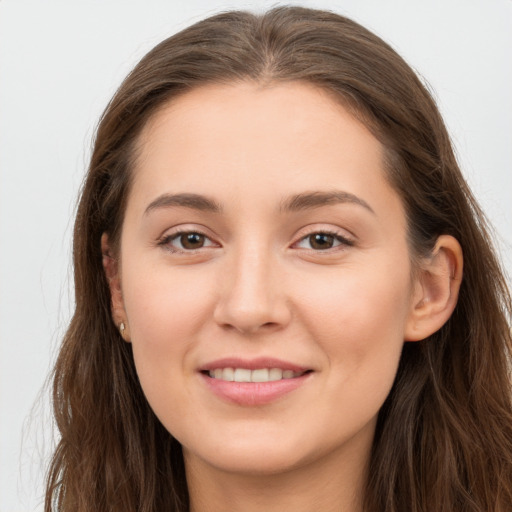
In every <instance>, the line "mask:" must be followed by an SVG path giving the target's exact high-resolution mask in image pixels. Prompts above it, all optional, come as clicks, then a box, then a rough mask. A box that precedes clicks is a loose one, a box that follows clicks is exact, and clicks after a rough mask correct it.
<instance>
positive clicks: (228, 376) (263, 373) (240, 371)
mask: <svg viewBox="0 0 512 512" xmlns="http://www.w3.org/2000/svg"><path fill="white" fill-rule="evenodd" d="M304 373H306V372H300V371H299V372H295V371H293V370H283V369H281V368H257V369H255V370H249V369H247V368H215V369H214V370H210V371H209V372H208V375H209V376H210V377H211V378H212V379H218V380H224V381H227V382H276V381H279V380H283V379H295V378H297V377H300V376H301V375H303V374H304Z"/></svg>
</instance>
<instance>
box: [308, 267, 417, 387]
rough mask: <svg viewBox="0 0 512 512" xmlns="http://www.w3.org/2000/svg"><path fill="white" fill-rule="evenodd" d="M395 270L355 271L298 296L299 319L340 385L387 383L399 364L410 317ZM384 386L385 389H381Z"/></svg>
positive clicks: (405, 286)
mask: <svg viewBox="0 0 512 512" xmlns="http://www.w3.org/2000/svg"><path fill="white" fill-rule="evenodd" d="M397 267H398V268H399V267H400V266H399V265H392V266H382V265H381V266H379V265H375V267H374V269H373V270H372V271H371V272H369V271H368V270H367V267H365V271H364V272H363V271H361V272H358V271H357V270H356V269H355V268H351V269H350V270H347V272H340V273H338V274H334V275H333V276H331V278H329V279H325V280H324V281H323V283H322V281H318V280H316V281H315V280H312V281H311V283H309V286H308V293H307V294H304V295H303V300H302V307H301V312H302V318H303V322H304V323H305V324H306V325H307V327H308V330H309V331H310V332H312V333H313V335H314V337H315V339H316V340H317V342H318V343H319V344H320V345H321V346H322V349H323V352H324V353H325V354H326V356H327V358H328V360H329V365H330V366H331V367H332V368H333V369H336V370H337V373H339V375H340V376H341V378H342V379H343V381H344V382H345V381H348V380H351V379H357V380H358V382H359V381H360V382H359V384H360V385H361V386H365V382H368V383H369V382H374V383H376V384H377V383H378V382H379V381H382V382H383V383H384V382H388V383H389V385H391V383H392V381H393V379H394V376H395V372H396V368H397V365H398V360H399V358H400V354H401V350H402V346H403V342H404V330H405V326H406V320H407V315H408V311H409V294H410V280H409V276H408V274H405V273H404V271H403V269H406V268H408V267H407V265H406V266H403V267H402V269H401V271H397V270H396V269H397ZM386 385H387V384H386Z"/></svg>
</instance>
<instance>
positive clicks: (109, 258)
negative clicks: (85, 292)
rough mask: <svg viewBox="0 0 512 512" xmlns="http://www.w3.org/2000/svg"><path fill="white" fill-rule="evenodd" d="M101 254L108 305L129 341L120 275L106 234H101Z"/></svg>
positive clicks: (124, 337)
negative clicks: (107, 288)
mask: <svg viewBox="0 0 512 512" xmlns="http://www.w3.org/2000/svg"><path fill="white" fill-rule="evenodd" d="M101 255H102V263H103V270H104V272H105V276H106V278H107V282H108V286H109V289H110V307H111V311H112V319H113V321H114V323H115V324H116V326H117V327H118V329H119V332H120V334H121V336H122V337H123V339H124V340H125V341H130V335H129V328H128V320H127V318H126V311H125V308H124V301H123V294H122V290H121V276H120V272H119V264H118V260H117V258H115V257H114V255H113V253H112V250H111V248H110V245H109V240H108V235H107V234H106V233H103V235H102V236H101Z"/></svg>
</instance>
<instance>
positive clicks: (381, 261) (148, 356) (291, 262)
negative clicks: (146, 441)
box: [113, 83, 414, 473]
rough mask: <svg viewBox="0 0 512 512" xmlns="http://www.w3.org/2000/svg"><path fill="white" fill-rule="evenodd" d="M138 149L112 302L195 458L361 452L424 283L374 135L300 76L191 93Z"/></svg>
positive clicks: (157, 399) (146, 383) (255, 461)
mask: <svg viewBox="0 0 512 512" xmlns="http://www.w3.org/2000/svg"><path fill="white" fill-rule="evenodd" d="M139 142H140V144H139V146H140V147H139V157H138V161H137V164H136V166H135V169H134V182H133V188H132V191H131V193H130V196H129V198H128V203H127V209H126V216H125V220H124V224H123V230H122V236H121V249H120V274H119V275H120V289H121V293H122V295H121V294H120V295H119V297H118V298H117V299H116V296H115V292H114V297H113V298H114V304H117V309H115V308H114V309H115V311H117V314H119V316H122V317H123V318H122V319H123V320H124V321H125V323H126V324H127V329H128V331H129V338H130V341H131V343H132V345H133V353H134V358H135V363H136V368H137V372H138V375H139V378H140V382H141V385H142V388H143V390H144V393H145V395H146V397H147V399H148V401H149V403H150V405H151V407H152V408H153V410H154V412H155V413H156V415H157V416H158V418H159V419H160V420H161V422H162V423H163V425H164V426H165V427H166V428H167V429H168V430H169V432H171V433H172V434H173V435H174V436H175V437H176V438H177V439H178V440H179V441H180V442H181V443H182V445H183V447H184V454H185V460H186V462H191V461H194V460H196V461H201V463H202V464H204V465H207V466H211V467H215V468H220V469H223V470H227V471H235V472H262V473H265V472H274V473H275V472H279V471H285V470H287V469H290V468H294V467H300V466H301V465H305V464H311V463H313V462H317V461H321V460H322V459H325V458H327V457H331V458H332V457H338V458H339V460H340V461H341V460H343V459H344V458H345V459H346V458H347V457H354V456H355V457H358V456H366V455H363V454H367V453H368V450H369V447H370V445H371V441H372V438H373V434H374V429H375V421H376V416H377V413H378V411H379V408H380V407H381V405H382V403H383V402H384V400H385V398H386V396H387V395H388V393H389V391H390V388H391V385H392V383H393V380H394V377H395V374H396V370H397V365H398V361H399V357H400V353H401V349H402V345H403V342H404V338H406V330H407V326H408V322H409V318H410V312H411V307H412V306H411V302H412V295H413V294H412V291H413V288H414V286H413V283H412V282H411V275H412V272H411V265H410V255H409V251H408V245H407V240H406V220H405V215H404V210H403V207H402V204H401V201H400V198H399V197H398V195H397V194H396V192H395V191H394V190H393V189H392V188H391V187H390V185H389V184H388V182H387V181H386V178H385V173H384V169H383V148H382V146H381V145H380V143H379V142H378V141H377V140H376V139H375V138H374V137H373V136H372V134H371V133H370V132H369V131H368V130H367V129H366V127H365V126H364V125H362V124H361V123H360V122H358V121H357V120H356V119H354V118H353V117H352V116H351V115H350V114H349V113H348V112H347V111H346V110H345V109H344V108H343V107H341V106H340V105H339V104H338V103H336V102H335V101H334V100H333V99H332V98H331V97H329V96H328V95H327V94H326V93H324V92H322V91H319V90H318V89H316V88H314V87H313V86H309V85H305V84H300V83H290V84H286V85H275V86H270V87H265V88H261V87H258V86H256V85H253V84H248V83H242V84H237V85H232V86H220V85H219V86H205V87H203V88H199V89H196V90H194V91H192V92H189V93H187V94H186V95H184V96H182V97H180V98H178V99H176V100H174V101H173V102H172V103H170V104H168V105H167V106H165V107H164V108H162V109H161V110H160V111H159V112H158V113H157V114H156V115H155V116H154V117H153V118H152V119H151V120H150V122H149V123H148V125H147V126H146V127H145V129H144V130H143V132H142V134H141V137H140V141H139ZM118 320H120V318H118Z"/></svg>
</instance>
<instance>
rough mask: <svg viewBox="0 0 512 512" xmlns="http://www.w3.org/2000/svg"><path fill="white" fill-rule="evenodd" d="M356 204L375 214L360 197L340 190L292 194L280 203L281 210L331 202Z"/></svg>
mask: <svg viewBox="0 0 512 512" xmlns="http://www.w3.org/2000/svg"><path fill="white" fill-rule="evenodd" d="M344 203H349V204H357V205H359V206H362V207H363V208H366V209H367V210H368V211H370V212H371V213H373V214H375V211H374V210H373V208H372V207H371V206H370V205H369V204H368V203H367V202H366V201H365V200H364V199H361V198H360V197H358V196H356V195H354V194H351V193H350V192H344V191H342V190H333V191H326V192H322V191H316V192H304V193H302V194H297V195H294V196H292V197H290V198H288V199H286V200H285V201H283V202H282V203H281V208H280V210H281V211H282V212H298V211H301V210H309V209H312V208H320V207H321V206H328V205H332V204H344Z"/></svg>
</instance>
